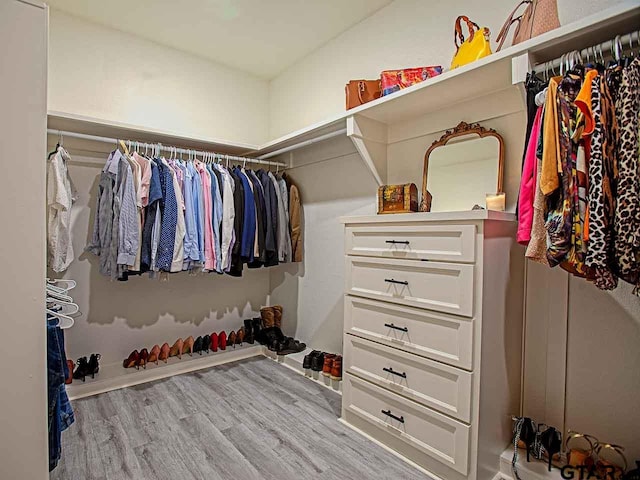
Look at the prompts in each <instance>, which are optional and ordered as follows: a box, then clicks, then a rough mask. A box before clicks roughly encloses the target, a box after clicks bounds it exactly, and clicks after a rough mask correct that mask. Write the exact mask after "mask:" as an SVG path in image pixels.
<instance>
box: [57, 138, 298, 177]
mask: <svg viewBox="0 0 640 480" xmlns="http://www.w3.org/2000/svg"><path fill="white" fill-rule="evenodd" d="M47 133H48V134H51V135H60V136H62V137H71V138H80V139H82V140H91V141H94V142H102V143H111V144H113V145H117V144H118V141H119V140H121V139H118V138H109V137H100V136H98V135H89V134H86V133H78V132H68V131H65V130H56V129H53V128H48V129H47ZM123 141H124V142H126V143H131V145H133V144H135V145H137V146H141V147H145V148H151V149H154V148H155V149H159V150H161V151H165V152H174V153H182V154H186V155H190V154H195V155H201V156H202V155H207V154H212V155H216V156H218V157H220V158H222V159H224V160H230V161H236V162H250V163H257V164H261V165H273V166H277V167H283V168H286V167H288V165H287V164H286V163H282V162H269V161H265V160H261V159H258V158H249V157H238V156H236V155H226V154H223V153H215V152H207V151H204V150H196V149H193V148H181V147H174V146H172V145H163V144H162V143H158V142H156V143H148V142H138V141H137V140H124V139H123Z"/></svg>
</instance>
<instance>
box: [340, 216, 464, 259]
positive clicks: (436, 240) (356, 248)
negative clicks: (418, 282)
mask: <svg viewBox="0 0 640 480" xmlns="http://www.w3.org/2000/svg"><path fill="white" fill-rule="evenodd" d="M475 236H476V227H475V225H419V226H416V225H392V226H384V227H380V226H363V227H347V229H346V237H345V238H346V245H345V252H346V253H347V254H348V255H363V256H369V257H392V258H401V259H402V258H406V259H421V258H424V259H429V260H438V261H444V262H471V263H473V262H474V260H475V244H476V239H475Z"/></svg>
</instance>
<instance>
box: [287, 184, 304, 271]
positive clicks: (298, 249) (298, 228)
mask: <svg viewBox="0 0 640 480" xmlns="http://www.w3.org/2000/svg"><path fill="white" fill-rule="evenodd" d="M301 208H302V207H301V205H300V193H299V192H298V187H296V186H295V185H291V189H290V190H289V226H290V227H291V249H292V256H291V258H292V261H294V262H301V261H302V219H301V214H302V212H301Z"/></svg>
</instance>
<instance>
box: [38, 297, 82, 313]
mask: <svg viewBox="0 0 640 480" xmlns="http://www.w3.org/2000/svg"><path fill="white" fill-rule="evenodd" d="M46 302H47V307H48V309H49V310H53V311H55V312H56V313H60V314H62V315H69V316H70V315H73V314H76V313H79V312H80V307H79V306H78V305H77V304H76V303H73V302H63V301H61V300H56V299H54V298H51V297H47V299H46ZM54 307H58V308H55V309H54ZM65 307H69V308H70V310H69V311H63V310H64V309H65Z"/></svg>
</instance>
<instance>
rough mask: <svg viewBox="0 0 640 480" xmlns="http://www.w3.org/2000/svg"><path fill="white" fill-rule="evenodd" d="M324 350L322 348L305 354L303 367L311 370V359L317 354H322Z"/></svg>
mask: <svg viewBox="0 0 640 480" xmlns="http://www.w3.org/2000/svg"><path fill="white" fill-rule="evenodd" d="M321 353H322V352H321V351H320V350H314V351H312V352H311V353H309V354H307V355H305V356H304V360H303V361H302V368H304V369H305V370H311V360H312V359H313V357H315V356H316V355H320V354H321Z"/></svg>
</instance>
